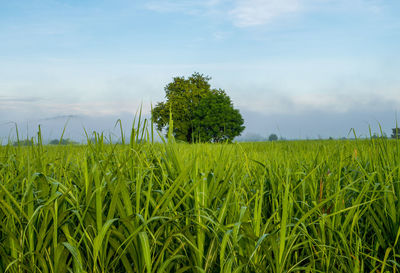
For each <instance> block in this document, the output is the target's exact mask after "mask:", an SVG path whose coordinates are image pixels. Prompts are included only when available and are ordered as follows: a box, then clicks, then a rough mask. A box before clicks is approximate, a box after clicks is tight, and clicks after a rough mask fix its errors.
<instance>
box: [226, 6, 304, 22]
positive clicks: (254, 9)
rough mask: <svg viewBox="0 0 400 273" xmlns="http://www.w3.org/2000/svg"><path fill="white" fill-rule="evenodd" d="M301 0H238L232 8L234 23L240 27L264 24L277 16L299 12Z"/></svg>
mask: <svg viewBox="0 0 400 273" xmlns="http://www.w3.org/2000/svg"><path fill="white" fill-rule="evenodd" d="M301 8H302V4H301V3H300V1H299V0H238V1H237V3H236V7H235V8H234V9H233V10H231V12H230V14H231V16H233V19H234V24H235V25H236V26H239V27H248V26H256V25H264V24H266V23H269V22H271V21H272V20H273V19H276V18H277V17H281V16H284V15H288V14H292V13H296V12H299V11H300V10H301Z"/></svg>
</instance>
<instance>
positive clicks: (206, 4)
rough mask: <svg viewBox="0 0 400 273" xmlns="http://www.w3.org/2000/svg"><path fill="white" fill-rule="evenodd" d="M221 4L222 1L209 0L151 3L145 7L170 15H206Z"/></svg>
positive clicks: (165, 0) (166, 0)
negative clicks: (169, 13)
mask: <svg viewBox="0 0 400 273" xmlns="http://www.w3.org/2000/svg"><path fill="white" fill-rule="evenodd" d="M220 3H221V0H208V1H193V0H181V1H170V0H163V1H151V2H149V3H147V4H146V5H145V8H146V9H148V10H152V11H156V12H162V13H168V12H175V13H185V14H204V13H207V12H209V11H211V10H213V9H214V7H216V6H217V5H219V4H220Z"/></svg>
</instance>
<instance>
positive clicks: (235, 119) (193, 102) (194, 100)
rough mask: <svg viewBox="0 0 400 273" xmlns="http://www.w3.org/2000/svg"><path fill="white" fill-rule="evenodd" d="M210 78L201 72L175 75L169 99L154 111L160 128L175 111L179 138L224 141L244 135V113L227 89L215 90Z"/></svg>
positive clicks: (168, 93) (174, 117)
mask: <svg viewBox="0 0 400 273" xmlns="http://www.w3.org/2000/svg"><path fill="white" fill-rule="evenodd" d="M210 79H211V78H210V77H207V76H203V75H202V74H199V73H194V74H193V75H192V76H190V77H189V78H187V79H185V78H184V77H175V78H174V79H173V82H171V83H169V84H168V85H167V86H166V87H165V94H166V99H167V100H166V102H160V103H158V104H157V105H156V106H155V107H154V109H153V110H152V119H153V122H154V123H155V124H156V125H157V129H158V130H160V131H161V130H162V129H163V128H165V127H168V125H169V119H170V113H171V114H172V118H173V120H174V126H173V135H174V137H175V139H177V140H181V141H185V142H189V143H192V142H199V141H200V142H220V141H225V140H229V141H231V140H233V138H234V137H236V136H238V135H240V133H241V132H242V131H243V130H244V126H243V123H244V121H243V118H242V116H241V115H240V113H239V111H238V110H237V109H234V108H233V104H232V101H231V100H230V98H229V97H228V96H227V95H226V93H225V91H223V90H221V89H211V86H210V84H209V80H210ZM167 129H168V128H167Z"/></svg>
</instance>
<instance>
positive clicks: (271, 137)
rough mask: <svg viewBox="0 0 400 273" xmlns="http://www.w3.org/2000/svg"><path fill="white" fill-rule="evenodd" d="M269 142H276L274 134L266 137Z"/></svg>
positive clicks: (276, 137) (276, 138)
mask: <svg viewBox="0 0 400 273" xmlns="http://www.w3.org/2000/svg"><path fill="white" fill-rule="evenodd" d="M268 140H269V141H277V140H278V136H277V135H276V134H270V135H269V137H268Z"/></svg>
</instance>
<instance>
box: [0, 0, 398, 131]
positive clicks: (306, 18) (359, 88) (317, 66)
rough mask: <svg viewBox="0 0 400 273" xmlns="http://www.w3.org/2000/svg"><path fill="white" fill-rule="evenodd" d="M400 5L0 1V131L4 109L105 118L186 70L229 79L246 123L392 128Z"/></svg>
mask: <svg viewBox="0 0 400 273" xmlns="http://www.w3.org/2000/svg"><path fill="white" fill-rule="evenodd" d="M399 13H400V1H396V0H351V1H349V0H347V1H345V0H232V1H225V0H205V1H192V0H181V1H171V0H163V1H161V0H153V1H152V0H150V1H144V0H139V1H123V0H114V1H105V0H97V1H94V0H90V1H85V0H79V1H78V0H43V1H36V0H33V1H32V0H31V1H24V0H21V1H6V0H0V41H1V43H0V137H3V138H4V137H7V136H8V135H9V134H10V130H11V127H12V123H11V122H17V123H18V124H20V127H21V126H22V127H29V128H30V129H29V130H28V129H27V134H29V131H30V130H33V131H34V130H35V129H34V128H35V127H36V125H37V124H39V123H40V124H43V125H45V127H46V126H47V128H48V131H51V132H53V133H52V135H51V136H49V137H53V136H57V134H58V133H57V132H61V131H62V127H63V126H64V124H65V120H66V119H67V118H66V117H70V118H69V119H70V120H71V119H72V120H73V121H70V123H71V124H72V125H71V130H70V131H71V132H70V135H71V137H75V135H76V134H78V131H79V130H78V129H73V128H74V125H73V123H74V120H75V123H76V124H79V126H78V125H76V127H77V128H78V127H79V128H81V127H82V126H84V127H85V128H86V127H87V128H93V129H95V130H108V129H110V128H112V127H113V125H114V122H112V121H114V120H116V119H117V118H123V119H124V120H127V122H129V120H130V119H131V118H132V115H133V114H134V113H135V112H136V110H137V109H138V107H139V105H140V104H141V103H142V104H143V108H144V112H145V113H148V112H149V109H150V105H151V103H153V104H154V103H156V102H158V101H161V100H163V98H164V91H163V88H164V86H165V85H166V84H167V83H168V82H170V81H171V79H172V77H174V76H189V75H190V74H191V73H193V72H194V71H198V72H201V73H204V74H207V75H210V76H211V77H212V78H213V79H212V82H211V83H212V85H213V87H216V88H222V89H225V90H226V91H227V93H228V95H230V97H231V98H232V100H233V102H234V105H235V107H237V108H239V109H240V111H241V112H242V114H243V115H244V117H245V120H246V126H247V130H246V132H245V133H244V135H246V134H252V133H257V134H260V135H264V136H265V135H269V134H270V133H274V132H275V133H277V132H279V134H281V135H282V136H284V137H288V138H299V137H302V138H305V137H310V138H313V137H318V136H322V137H328V136H334V137H340V136H344V135H346V134H347V133H348V131H349V129H350V128H356V130H357V131H358V132H359V133H360V134H367V132H368V125H371V126H372V127H373V128H374V130H375V129H376V127H377V122H380V123H381V124H382V126H383V128H384V130H385V131H386V132H387V133H389V130H390V128H392V127H393V125H394V124H395V117H396V112H398V111H399V110H400V77H399V76H398V75H399V74H400V55H399V48H400V17H399V16H398V14H399ZM71 115H72V118H71ZM49 120H54V121H56V122H51V123H49V122H48V121H49ZM58 127H59V128H58ZM74 130H75V131H74ZM82 131H83V130H82Z"/></svg>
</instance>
